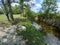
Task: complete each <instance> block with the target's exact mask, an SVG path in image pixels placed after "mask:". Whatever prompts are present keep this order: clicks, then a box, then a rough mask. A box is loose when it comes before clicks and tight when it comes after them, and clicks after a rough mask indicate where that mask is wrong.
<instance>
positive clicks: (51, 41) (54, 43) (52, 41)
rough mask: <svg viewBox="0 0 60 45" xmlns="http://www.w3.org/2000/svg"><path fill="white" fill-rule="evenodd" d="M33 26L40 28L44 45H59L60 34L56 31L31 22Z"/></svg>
mask: <svg viewBox="0 0 60 45" xmlns="http://www.w3.org/2000/svg"><path fill="white" fill-rule="evenodd" d="M33 25H34V26H35V27H36V28H38V26H40V27H42V30H41V31H42V32H43V34H44V42H45V43H46V45H60V33H59V31H58V29H56V28H55V27H53V26H51V25H48V24H46V23H44V22H33ZM40 29H41V28H40Z"/></svg>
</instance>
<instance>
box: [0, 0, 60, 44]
mask: <svg viewBox="0 0 60 45" xmlns="http://www.w3.org/2000/svg"><path fill="white" fill-rule="evenodd" d="M32 1H33V0H1V1H0V2H1V3H2V5H1V8H0V27H1V28H0V30H7V28H10V26H13V27H12V28H10V30H12V31H11V33H12V32H13V33H12V34H13V35H15V39H16V37H17V36H18V37H19V36H21V37H20V38H22V39H21V41H22V42H20V41H18V42H19V43H18V42H16V45H20V44H21V43H22V44H21V45H60V40H59V39H60V35H59V34H60V12H59V11H58V10H57V9H58V5H57V1H58V0H43V2H42V3H40V5H41V8H39V9H40V10H39V11H37V12H35V11H32V10H33V9H32V7H34V6H35V3H33V2H32ZM12 3H16V4H18V5H15V6H12ZM15 30H16V32H14V31H15ZM7 31H9V29H8V30H7ZM0 32H1V31H0ZM9 33H10V32H9ZM15 33H16V34H15ZM2 35H3V34H2ZM4 36H5V35H4ZM8 36H9V35H8ZM22 36H23V37H22ZM12 37H13V36H12ZM20 38H19V39H16V40H20ZM15 39H13V38H12V40H13V42H14V40H15ZM53 40H55V41H53ZM23 41H24V43H23ZM1 42H2V43H4V44H2V43H1V45H5V44H7V45H8V44H9V45H14V44H15V42H14V43H12V42H11V44H10V42H9V40H7V41H5V42H3V40H2V41H1ZM7 42H9V43H7ZM52 42H53V43H52Z"/></svg>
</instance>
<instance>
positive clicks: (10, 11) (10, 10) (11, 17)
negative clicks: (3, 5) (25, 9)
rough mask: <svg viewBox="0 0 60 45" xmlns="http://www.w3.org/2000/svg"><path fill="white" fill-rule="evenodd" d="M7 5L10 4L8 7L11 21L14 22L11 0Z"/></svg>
mask: <svg viewBox="0 0 60 45" xmlns="http://www.w3.org/2000/svg"><path fill="white" fill-rule="evenodd" d="M7 3H8V7H9V15H10V19H11V20H12V21H14V18H13V14H12V9H11V0H7Z"/></svg>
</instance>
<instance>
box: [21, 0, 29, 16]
mask: <svg viewBox="0 0 60 45" xmlns="http://www.w3.org/2000/svg"><path fill="white" fill-rule="evenodd" d="M29 1H30V0H20V10H21V13H22V15H23V16H24V10H25V8H26V7H27V5H28V3H27V2H29ZM24 2H25V3H24Z"/></svg>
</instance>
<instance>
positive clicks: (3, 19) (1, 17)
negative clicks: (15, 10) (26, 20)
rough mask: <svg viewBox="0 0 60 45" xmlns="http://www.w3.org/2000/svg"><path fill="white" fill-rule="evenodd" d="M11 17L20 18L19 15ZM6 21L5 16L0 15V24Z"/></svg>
mask: <svg viewBox="0 0 60 45" xmlns="http://www.w3.org/2000/svg"><path fill="white" fill-rule="evenodd" d="M13 16H14V18H20V17H21V15H20V14H14V15H13ZM6 20H7V17H6V15H4V14H1V15H0V22H2V21H6Z"/></svg>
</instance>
